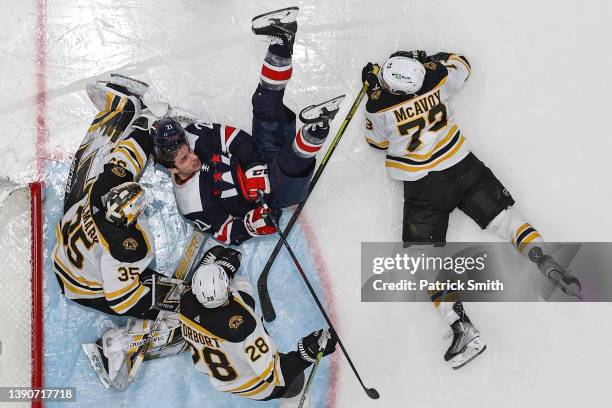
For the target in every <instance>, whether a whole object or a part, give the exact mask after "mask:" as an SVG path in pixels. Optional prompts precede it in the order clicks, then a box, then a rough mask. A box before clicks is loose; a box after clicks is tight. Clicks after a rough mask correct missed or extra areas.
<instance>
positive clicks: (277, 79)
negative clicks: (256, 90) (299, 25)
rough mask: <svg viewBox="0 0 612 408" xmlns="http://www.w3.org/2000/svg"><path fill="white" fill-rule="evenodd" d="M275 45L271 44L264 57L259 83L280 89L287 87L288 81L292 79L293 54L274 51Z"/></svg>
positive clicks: (265, 86) (276, 89) (271, 88)
mask: <svg viewBox="0 0 612 408" xmlns="http://www.w3.org/2000/svg"><path fill="white" fill-rule="evenodd" d="M273 47H274V46H273V45H271V46H270V48H269V49H268V53H267V54H266V58H265V59H264V63H263V65H262V67H261V76H260V78H259V83H260V84H261V86H262V87H264V88H267V89H270V90H273V91H280V90H283V89H285V86H286V85H287V82H289V79H291V74H292V73H293V67H292V65H291V55H288V56H286V57H283V56H280V55H279V54H278V53H276V52H273Z"/></svg>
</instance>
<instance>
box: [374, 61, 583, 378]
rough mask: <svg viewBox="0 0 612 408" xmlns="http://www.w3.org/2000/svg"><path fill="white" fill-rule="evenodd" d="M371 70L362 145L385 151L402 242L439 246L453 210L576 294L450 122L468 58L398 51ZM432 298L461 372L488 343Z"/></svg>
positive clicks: (455, 308)
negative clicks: (398, 187)
mask: <svg viewBox="0 0 612 408" xmlns="http://www.w3.org/2000/svg"><path fill="white" fill-rule="evenodd" d="M374 72H375V70H374V65H373V64H372V63H368V64H367V65H366V66H365V67H364V68H363V70H362V81H366V80H367V81H368V82H369V83H370V89H369V92H368V102H367V105H366V141H367V143H368V144H369V145H370V146H372V147H373V148H375V149H378V150H383V151H386V161H385V166H386V169H387V173H388V174H389V176H391V177H392V178H394V179H397V180H400V181H402V182H403V183H404V212H403V233H402V240H403V242H404V243H405V245H411V244H417V243H421V244H423V243H432V244H437V245H442V244H444V242H446V231H447V228H448V218H449V214H450V212H451V211H453V210H454V209H455V208H459V209H461V210H462V211H463V212H464V213H466V214H467V215H468V216H469V217H470V218H472V219H473V220H474V221H476V223H477V224H478V225H479V226H480V227H481V228H482V229H487V230H489V231H491V232H493V233H495V234H497V235H499V236H500V237H502V238H503V239H507V240H509V241H511V242H512V243H513V244H514V245H515V246H516V249H517V250H518V252H519V253H520V254H521V255H523V256H525V257H526V258H528V259H529V260H531V261H533V262H534V263H535V264H536V265H537V267H538V268H539V269H540V271H542V273H543V274H544V275H545V276H546V277H547V278H548V279H550V280H551V281H552V282H553V283H555V284H557V285H559V287H560V288H561V289H562V290H563V291H564V292H566V293H568V294H577V293H578V292H579V291H580V288H581V287H580V282H579V281H578V279H576V278H575V277H574V276H572V275H571V274H569V273H568V272H567V271H565V270H564V269H563V268H562V267H561V266H560V265H559V264H558V263H557V262H555V260H554V259H553V258H552V257H551V255H550V254H549V253H548V252H547V249H546V245H544V243H543V240H542V237H541V235H540V233H539V232H538V231H537V230H536V229H535V228H534V227H533V226H531V225H530V224H529V223H527V222H526V221H525V220H524V219H523V217H522V216H521V215H520V214H519V213H518V211H517V210H516V209H514V207H513V205H514V199H513V198H512V196H511V195H510V193H509V192H508V190H506V188H504V186H503V185H502V184H501V182H500V181H499V180H498V179H497V178H496V177H495V175H494V174H493V172H492V171H491V170H490V169H489V168H488V167H486V166H485V165H484V164H483V163H482V162H481V161H480V160H478V158H477V157H476V156H475V155H474V154H473V153H471V152H470V151H469V149H468V147H467V144H466V141H465V138H464V135H463V134H462V133H461V130H460V129H459V126H458V125H457V123H456V122H455V118H454V115H453V111H452V109H451V107H450V105H449V100H450V99H451V98H452V96H453V95H454V94H455V93H456V92H458V91H459V90H460V89H461V88H462V87H463V85H464V84H465V82H466V81H467V79H468V78H469V76H470V73H471V67H470V64H469V62H468V60H467V59H466V58H465V57H464V56H462V55H459V54H452V53H445V52H441V53H438V54H435V55H430V56H428V55H427V54H426V53H425V51H421V50H417V51H399V52H396V53H394V54H392V55H391V56H390V57H389V58H388V59H387V61H386V62H385V63H384V64H383V65H382V67H381V69H380V72H379V73H378V74H375V73H374ZM450 296H453V295H452V294H451V295H450ZM431 299H432V301H433V302H434V304H435V305H436V307H437V308H438V310H439V311H440V312H441V313H442V315H443V316H444V319H445V321H446V322H447V323H448V324H449V325H450V326H451V329H452V334H453V335H452V343H451V345H450V347H449V348H448V350H447V352H446V354H445V356H444V358H445V360H446V361H448V362H449V363H450V364H451V366H452V367H453V368H455V369H457V368H460V367H462V366H463V365H465V364H467V363H468V362H469V361H470V360H471V359H473V358H474V357H476V356H477V355H479V354H480V353H482V352H483V351H484V350H485V348H486V346H485V344H484V343H483V342H482V340H481V339H480V333H479V332H478V330H477V329H476V328H475V327H474V326H473V324H472V323H471V321H470V319H469V318H468V316H467V315H466V313H465V311H464V309H463V305H462V304H461V302H454V301H451V300H452V298H446V297H443V293H442V292H439V293H433V294H432V297H431Z"/></svg>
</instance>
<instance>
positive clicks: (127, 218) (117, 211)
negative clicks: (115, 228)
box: [102, 181, 146, 227]
mask: <svg viewBox="0 0 612 408" xmlns="http://www.w3.org/2000/svg"><path fill="white" fill-rule="evenodd" d="M145 205H146V199H145V193H144V189H143V188H142V187H141V186H140V184H138V183H135V182H132V181H130V182H127V183H123V184H120V185H118V186H115V187H113V188H112V189H111V190H110V191H109V192H108V193H106V194H104V195H103V196H102V206H103V207H104V212H105V216H106V219H107V220H108V221H110V222H112V223H113V224H116V225H120V226H123V227H129V226H131V225H133V224H134V223H135V222H136V220H137V219H138V216H139V215H140V214H141V213H142V211H143V210H144V207H145Z"/></svg>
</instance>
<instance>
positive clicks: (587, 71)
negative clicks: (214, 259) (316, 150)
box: [0, 0, 612, 408]
mask: <svg viewBox="0 0 612 408" xmlns="http://www.w3.org/2000/svg"><path fill="white" fill-rule="evenodd" d="M4 3H5V7H3V10H4V12H5V18H4V19H3V24H1V25H0V39H1V40H2V41H0V51H1V52H0V55H2V62H1V63H0V78H2V82H1V84H0V94H1V95H2V100H1V101H0V123H2V125H3V126H2V131H3V133H2V135H1V136H0V140H1V142H0V143H1V151H2V152H3V153H4V154H5V156H4V158H3V160H2V161H1V162H0V176H7V175H10V176H11V177H13V178H17V179H27V178H31V177H33V174H34V172H35V171H36V169H37V163H41V160H42V163H43V164H46V168H47V171H46V173H45V176H46V177H47V178H48V179H47V182H48V184H49V185H51V186H54V188H55V187H57V186H61V180H59V178H60V176H59V173H61V171H63V170H62V168H65V167H66V163H67V161H68V160H69V158H70V154H71V153H73V152H74V151H75V149H76V147H77V146H78V144H79V142H80V140H81V138H82V136H83V133H84V131H85V129H86V127H87V125H88V123H89V121H90V120H91V115H92V114H93V113H94V112H93V107H92V106H91V104H90V103H89V101H88V100H87V98H86V95H85V92H84V85H85V84H86V83H87V82H88V81H90V80H91V79H92V78H97V77H100V76H103V75H104V74H107V73H109V72H112V71H115V70H121V71H123V72H125V73H127V74H129V75H133V76H136V77H138V78H140V79H143V80H145V81H148V82H150V83H151V84H152V89H151V94H152V95H153V97H155V98H159V99H164V100H167V101H169V102H170V103H171V104H173V105H180V106H183V107H186V108H189V109H191V110H194V111H196V112H199V113H200V114H202V115H203V117H204V118H206V119H208V120H211V121H221V122H225V123H231V124H234V125H236V126H240V127H244V128H245V129H250V118H251V114H250V96H251V93H252V91H253V89H254V87H255V85H256V83H257V78H258V71H259V68H260V65H261V60H262V58H263V55H264V52H265V47H266V46H265V44H263V43H262V42H260V41H258V40H257V38H255V37H254V36H253V35H251V33H250V30H249V23H250V19H251V17H252V16H254V15H256V14H259V13H261V12H265V11H267V10H271V9H275V8H279V7H285V6H288V5H291V4H290V3H285V2H280V1H266V2H263V1H257V2H244V1H242V2H241V1H224V2H212V1H208V2H204V1H196V0H185V1H178V0H170V1H159V0H157V1H142V0H140V1H136V0H126V1H122V2H120V3H119V2H115V1H111V0H98V1H94V2H90V1H84V0H79V1H66V0H47V1H43V0H38V1H34V0H29V1H23V2H19V3H16V2H7V1H6V0H5V2H4ZM295 3H296V4H297V5H299V6H300V8H301V11H300V15H299V22H300V29H299V33H298V39H297V42H296V47H295V54H294V64H295V68H294V77H293V79H292V81H291V83H290V85H289V87H288V90H287V95H286V103H287V104H288V105H289V106H290V107H292V108H294V109H300V108H301V107H303V106H306V105H308V104H311V103H314V102H317V101H320V100H323V99H326V98H329V97H333V96H336V95H339V94H342V93H346V94H347V100H348V101H347V102H346V103H345V105H344V108H343V110H342V112H341V113H340V115H339V117H340V118H342V116H343V115H344V114H345V113H346V111H347V110H348V107H349V105H350V101H351V100H352V99H353V98H354V97H355V96H356V93H357V91H358V89H359V87H360V81H359V77H360V70H361V67H362V66H363V65H364V64H365V63H366V62H367V61H370V60H372V61H377V62H382V61H383V60H384V58H385V57H386V56H387V55H388V54H389V53H390V52H392V51H394V50H396V49H412V48H424V49H426V50H427V51H429V52H435V51H440V50H444V51H457V52H461V53H464V54H465V55H467V57H468V58H469V59H470V62H471V63H472V66H473V69H474V71H473V75H472V78H471V80H470V83H469V84H468V86H467V87H466V88H465V89H464V90H463V91H462V93H461V94H460V95H458V97H457V98H456V100H455V108H456V112H457V115H458V120H459V123H460V126H461V128H462V131H463V133H464V134H465V135H466V136H467V138H468V141H469V144H470V146H471V148H472V149H473V151H475V152H476V154H477V155H478V156H479V157H480V159H482V160H483V161H484V162H485V163H487V164H488V165H489V166H490V167H492V168H493V170H494V172H495V173H496V175H497V176H498V178H500V179H501V180H502V182H503V183H504V184H505V186H506V187H507V188H508V189H509V190H510V191H511V192H512V194H513V196H514V197H515V199H516V200H517V202H518V204H517V207H518V208H519V209H520V210H521V212H522V213H523V214H524V215H525V216H526V217H527V218H528V219H529V220H530V222H531V223H532V224H534V225H535V226H536V228H538V229H539V230H540V232H541V233H542V234H543V235H544V237H545V238H546V239H548V240H550V241H555V240H557V241H610V240H611V233H610V231H612V219H611V217H610V213H611V210H612V183H610V182H609V174H610V160H609V152H610V151H611V150H612V140H611V139H610V137H609V130H608V128H607V126H606V123H607V122H606V121H607V119H608V117H609V109H610V103H609V95H610V94H611V91H612V84H611V82H610V81H609V79H608V76H609V72H610V71H611V70H612V54H611V53H610V50H609V45H610V43H611V40H612V31H611V30H610V29H609V27H608V25H607V24H608V21H609V20H610V18H611V17H612V10H611V8H612V5H611V3H610V2H608V1H605V0H593V1H589V2H582V1H578V0H564V1H562V2H554V1H550V0H548V1H533V0H531V1H527V0H517V1H513V2H493V1H489V2H487V1H477V0H462V1H451V0H438V1H426V0H413V1H389V0H387V1H384V0H381V1H377V2H372V1H361V0H355V1H349V0H344V1H333V2H331V1H312V2H302V1H297V2H295ZM41 4H42V5H44V7H45V11H46V19H45V21H46V27H45V29H44V30H43V31H42V33H43V34H44V38H45V39H46V44H47V45H46V48H45V49H46V60H45V61H46V62H45V64H44V71H43V72H44V78H45V82H44V86H45V89H46V91H47V94H46V108H45V110H44V113H45V115H46V119H47V124H46V129H45V130H46V132H47V134H48V141H47V142H46V145H45V147H44V149H43V153H42V154H41V157H36V156H37V153H36V151H37V150H36V146H35V145H36V143H37V131H36V114H37V111H39V110H40V106H41V105H37V98H36V96H37V95H36V92H37V86H38V83H39V82H38V80H37V76H36V72H37V69H36V61H37V58H38V57H39V56H40V55H39V54H37V51H36V44H37V42H36V38H37V35H38V33H39V32H41V31H40V29H41V26H40V25H39V24H38V23H37V13H38V11H37V10H40V6H41ZM9 16H10V17H9ZM339 122H340V120H337V122H336V123H335V127H334V128H333V129H332V131H334V130H335V129H337V127H338V125H339ZM362 122H363V114H362V111H360V113H358V114H357V115H356V116H355V117H354V118H353V123H351V125H350V126H349V128H348V130H347V132H346V134H345V135H344V139H343V141H342V142H341V144H340V145H339V147H338V150H337V152H336V154H335V155H334V157H333V159H332V161H331V163H330V165H329V166H328V169H327V170H326V173H327V174H326V175H325V176H324V177H323V178H322V179H321V182H320V184H319V185H318V186H317V190H316V192H315V193H314V194H313V196H312V201H311V202H310V203H309V204H308V207H307V209H306V211H305V213H304V214H303V216H304V218H303V223H302V226H303V231H302V233H301V234H298V235H299V236H298V237H297V239H296V240H295V242H296V243H295V245H300V253H301V254H302V255H303V257H305V258H306V254H308V251H315V253H316V254H318V256H317V257H315V262H309V263H310V264H311V268H314V267H315V265H318V266H319V268H318V269H319V272H320V273H321V274H323V275H326V276H328V279H329V281H330V282H331V284H330V286H331V290H332V294H331V295H330V296H329V299H328V300H333V310H334V312H333V314H334V315H335V321H336V322H337V326H338V329H339V331H340V333H341V334H342V337H343V339H344V341H345V343H346V346H347V347H348V349H349V351H350V352H351V354H352V356H353V358H354V360H355V362H356V365H357V367H358V368H359V369H360V371H361V374H362V377H363V378H364V380H365V381H366V383H367V384H368V385H369V386H375V387H377V389H378V390H379V391H380V393H381V395H382V399H381V400H380V401H378V402H370V401H369V400H367V399H366V398H365V396H364V395H363V393H362V392H361V391H360V389H359V386H358V385H357V383H356V381H355V380H354V378H353V377H352V374H351V372H350V370H349V368H348V365H347V364H346V363H345V362H344V360H343V359H342V358H338V368H339V372H338V378H337V386H336V387H335V388H334V389H333V390H332V389H328V390H327V391H325V387H324V385H320V386H319V388H318V389H319V390H320V391H319V392H321V393H323V392H329V393H330V394H332V399H331V400H330V401H335V405H333V406H335V407H351V408H353V407H367V406H380V407H406V406H410V407H424V406H455V407H480V406H482V407H484V406H491V405H495V406H498V407H516V406H551V407H552V406H555V407H570V406H575V405H577V404H581V405H583V406H592V405H595V404H600V405H601V404H603V405H605V403H606V401H607V400H608V396H607V394H608V392H607V386H608V382H609V381H608V373H607V371H608V370H607V367H608V365H609V363H610V361H611V355H610V351H609V350H610V348H609V345H610V342H611V341H612V330H611V329H610V327H609V326H610V323H609V315H610V313H611V312H612V307H611V306H610V305H609V304H473V305H469V309H468V310H469V313H470V315H471V316H472V317H473V320H474V321H475V322H476V323H477V324H478V326H479V328H480V329H481V330H482V332H483V336H485V339H486V341H487V344H488V346H489V348H488V349H487V351H486V352H485V354H483V356H481V357H479V359H478V360H476V361H474V363H473V364H471V365H470V366H468V367H466V368H465V369H463V370H461V371H459V372H453V371H452V370H450V369H449V368H448V367H447V366H446V365H445V364H444V362H443V360H442V354H443V351H444V348H445V345H444V343H443V341H442V335H443V333H444V332H445V330H446V329H445V327H444V324H443V323H442V322H441V319H440V318H439V317H438V316H437V315H436V313H435V312H434V311H433V309H432V307H431V305H429V304H425V303H422V304H399V303H398V304H390V303H384V304H362V303H360V302H359V299H360V292H359V291H360V287H359V282H360V279H359V245H360V242H362V241H394V240H399V239H400V236H401V222H400V220H401V202H402V197H401V185H400V184H399V183H396V182H393V181H391V180H389V179H388V178H387V177H386V176H385V174H384V169H383V158H382V155H381V154H379V152H376V151H372V150H371V149H369V147H368V146H367V145H366V144H365V143H364V142H363V132H362V125H363V123H362ZM604 122H606V123H604ZM49 178H52V179H49ZM52 196H53V195H52V194H50V195H48V197H52ZM59 206H60V204H59V203H58V202H55V203H54V202H47V203H46V208H48V209H50V213H51V214H53V209H55V211H57V209H58V208H59ZM55 216H57V214H56V215H55ZM50 227H52V226H49V225H48V226H47V229H46V231H48V232H49V231H52V228H50ZM47 238H48V242H47V246H48V247H49V245H52V242H50V241H52V240H53V239H54V238H53V235H52V234H47ZM493 239H494V238H493V237H491V236H490V235H488V234H486V233H484V232H481V231H480V230H479V229H478V227H477V226H476V225H475V224H474V223H473V222H472V221H471V220H469V219H468V218H467V217H465V216H464V215H463V214H460V213H457V212H456V213H453V214H452V216H451V227H450V230H449V234H448V240H449V241H452V240H465V241H477V240H484V241H486V240H493ZM49 240H50V241H49ZM317 248H318V252H317V251H316V250H317ZM262 252H264V254H262V255H260V258H262V259H261V260H258V259H254V260H253V261H252V262H254V263H255V264H257V262H265V258H266V256H267V255H266V254H267V252H268V251H262ZM256 256H257V255H254V257H256ZM317 259H318V260H319V261H318V262H317V261H316V260H317ZM286 265H287V268H289V263H286ZM49 272H50V270H49V269H47V273H49ZM282 273H286V274H294V271H292V270H286V271H281V270H278V269H277V270H275V272H273V274H272V275H271V276H272V279H274V278H275V277H276V279H278V278H279V276H280V275H282ZM254 276H256V272H254ZM51 279H54V278H53V277H51ZM274 285H275V287H277V288H282V286H281V283H280V282H278V281H277V283H276V284H274ZM296 287H297V288H300V287H299V282H297V283H296ZM47 289H48V291H49V292H50V293H49V294H48V297H49V298H53V297H54V296H55V297H57V293H51V292H53V291H56V290H57V285H56V284H55V282H53V281H48V282H47ZM273 290H274V289H273ZM273 295H274V293H273ZM279 297H280V298H279ZM282 298H283V293H282V291H281V290H278V292H277V299H279V301H280V302H283V300H281V299H282ZM56 300H57V301H58V302H57V303H55V304H56V305H57V306H56V307H58V308H62V309H61V310H64V311H65V312H66V313H68V314H66V315H64V317H65V318H66V319H70V318H71V317H74V316H72V315H70V308H69V307H68V306H66V302H65V301H64V300H63V299H56ZM60 300H61V301H60ZM303 302H304V305H303V306H300V307H298V308H296V311H295V313H294V312H292V316H291V317H288V316H285V317H286V319H285V320H282V319H281V321H279V322H276V323H274V324H273V325H271V326H270V327H271V330H272V332H273V334H274V335H277V336H279V337H281V338H282V340H281V341H282V342H284V344H283V346H284V349H288V348H289V347H291V346H292V344H293V343H292V342H293V341H294V339H296V338H299V336H301V335H303V334H305V333H303V332H305V331H307V330H309V329H311V328H313V327H306V326H308V325H309V324H310V325H314V324H315V322H314V320H313V319H314V318H313V317H311V316H312V314H314V313H316V310H314V309H313V308H312V306H311V305H310V304H308V303H309V300H308V297H306V296H304V297H303ZM46 304H47V305H48V307H49V308H51V303H49V301H47V303H46ZM281 305H284V303H281ZM288 307H289V306H288ZM301 307H303V308H304V309H303V310H307V311H308V312H307V313H304V312H302V311H301V310H302V309H301ZM55 312H57V310H55V309H53V310H49V313H50V314H51V315H53V313H55ZM302 313H303V314H302ZM304 315H306V316H304ZM300 319H305V320H306V321H307V322H308V323H306V326H304V327H302V326H301V325H300V324H299V323H298V322H300ZM84 324H86V323H84ZM96 324H98V326H95V324H94V326H93V327H90V329H91V333H99V332H100V331H101V330H102V325H101V324H100V323H99V322H98V323H96ZM283 324H288V325H291V327H292V328H293V327H294V326H295V332H293V333H290V334H285V333H284V331H286V330H284V326H282V325H283ZM46 334H47V340H48V341H53V340H52V338H53V336H59V337H61V336H64V337H69V336H71V335H72V334H73V333H66V332H64V333H54V331H53V328H50V327H47V329H46ZM50 339H51V340H50ZM285 339H286V340H285ZM47 359H48V362H47V365H48V366H50V367H57V366H62V364H64V365H65V367H63V370H64V372H71V373H72V372H73V371H71V370H72V367H77V368H79V369H78V370H76V371H74V373H75V375H72V376H70V377H64V378H70V380H71V381H75V382H78V381H82V379H80V378H77V375H86V374H87V373H88V371H87V367H86V365H85V364H86V362H85V361H84V360H83V357H82V353H80V352H79V351H78V350H69V351H65V352H61V351H59V349H55V348H52V349H48V350H47ZM154 364H157V365H159V364H161V363H159V364H158V362H155V363H154ZM164 364H165V363H164ZM167 367H173V365H172V364H169V363H168V365H167ZM60 368H61V367H60ZM180 369H181V370H191V367H189V361H186V362H185V361H183V362H182V363H181V365H180ZM60 371H61V370H60ZM153 371H154V370H152V369H150V371H149V372H153ZM332 371H333V370H332ZM47 372H48V374H47V377H46V379H47V380H48V382H50V383H53V384H54V385H55V384H57V378H50V377H49V375H51V374H49V372H51V373H53V372H54V371H53V370H51V371H49V370H48V371H47ZM56 373H57V371H56ZM196 374H197V373H196ZM185 378H188V379H192V380H189V381H196V382H195V383H192V382H189V383H188V384H187V385H185V383H184V382H183V383H181V384H177V387H179V388H180V390H181V392H183V393H184V394H185V395H188V397H189V398H188V400H189V401H190V402H189V404H194V406H195V401H201V402H200V403H198V404H197V406H202V407H209V406H213V405H211V400H210V399H209V398H210V397H211V396H210V395H207V393H210V392H212V391H210V390H208V389H207V390H206V393H203V394H202V395H201V396H199V395H198V387H199V386H200V385H201V384H205V379H204V381H200V380H193V379H194V378H196V377H195V375H194V376H192V374H191V373H186V372H185V373H183V372H181V376H180V377H179V380H181V381H184V379H185ZM90 380H91V379H90ZM145 380H146V381H156V377H154V376H151V375H147V376H146V377H145V378H143V381H145ZM158 381H160V382H161V381H165V382H164V383H163V386H164V387H169V386H168V385H167V384H168V383H167V381H168V377H163V380H161V379H160V380H158ZM179 382H180V381H179ZM89 384H90V386H91V387H92V388H91V389H90V390H88V391H87V392H86V393H85V394H86V395H87V396H88V397H90V398H91V400H92V401H93V400H95V401H97V405H99V406H102V405H104V404H103V403H102V402H101V401H103V398H104V397H103V394H102V390H101V388H95V387H96V386H97V385H96V383H95V381H90V383H89ZM194 384H197V385H194ZM62 385H63V384H62ZM153 389H155V383H153V384H152V385H151V386H150V388H147V391H148V392H149V395H148V396H147V398H151V401H147V400H141V399H137V400H136V399H134V398H132V399H130V398H131V397H134V396H135V395H138V394H137V393H138V392H139V391H138V390H134V391H132V390H130V391H129V392H127V393H126V394H125V395H124V396H121V395H114V396H112V401H114V402H113V403H116V404H117V405H115V406H123V405H121V404H125V406H128V404H129V406H153V405H154V404H153V402H152V401H154V402H155V403H157V402H160V401H161V402H164V403H166V402H168V401H166V400H164V399H163V398H162V399H161V400H160V398H161V397H158V396H155V397H154V395H155V392H154V391H152V390H153ZM161 389H162V388H161V385H160V387H159V390H160V391H159V392H161ZM169 395H173V398H174V395H175V394H174V393H169ZM121 398H124V401H123V403H122V402H121ZM214 398H215V401H217V400H216V398H217V397H214ZM117 401H119V402H117ZM181 401H185V400H176V401H174V404H173V403H172V402H168V403H170V404H171V405H168V406H172V405H174V406H180V405H181V404H182V403H183V402H181ZM230 401H234V400H230ZM152 404H153V405H152ZM217 404H218V403H215V406H220V405H217ZM227 404H229V405H227V406H236V405H235V404H234V405H232V404H233V402H228V403H227ZM79 406H91V405H87V404H85V403H83V404H79ZM330 406H331V405H330Z"/></svg>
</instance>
